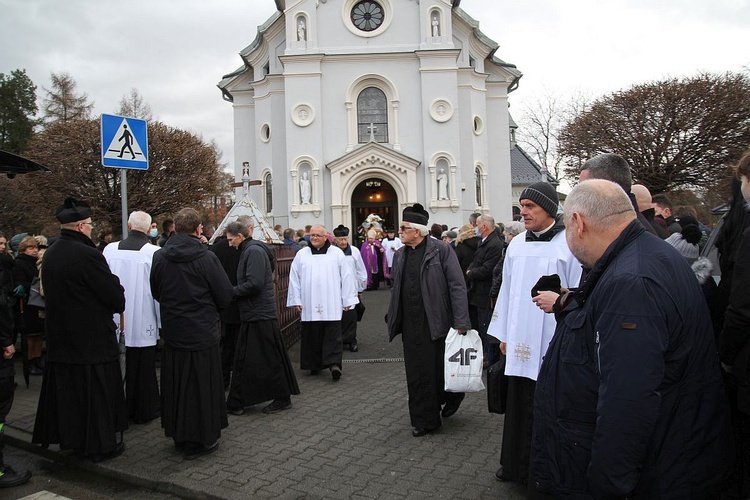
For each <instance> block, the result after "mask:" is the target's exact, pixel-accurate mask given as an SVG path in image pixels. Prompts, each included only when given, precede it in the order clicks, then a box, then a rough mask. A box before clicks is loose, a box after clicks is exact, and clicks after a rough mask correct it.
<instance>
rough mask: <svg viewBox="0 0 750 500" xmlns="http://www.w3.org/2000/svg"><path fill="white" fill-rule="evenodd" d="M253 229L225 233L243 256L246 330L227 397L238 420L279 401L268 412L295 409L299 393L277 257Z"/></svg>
mask: <svg viewBox="0 0 750 500" xmlns="http://www.w3.org/2000/svg"><path fill="white" fill-rule="evenodd" d="M252 229H253V225H252V222H251V223H250V224H249V225H243V224H241V223H239V222H233V223H231V224H229V225H228V226H227V228H226V230H225V232H226V235H227V241H228V242H229V244H230V245H231V246H232V247H235V248H238V249H239V250H240V252H241V253H240V262H239V265H238V267H237V286H236V287H234V297H235V299H236V300H237V303H238V305H239V309H240V319H242V326H241V327H240V332H239V336H238V337H237V347H236V354H235V357H234V369H233V375H232V384H231V386H230V387H229V396H228V397H227V409H228V410H229V412H230V413H232V414H233V415H242V414H243V413H244V412H245V410H244V409H245V407H247V406H252V405H255V404H258V403H262V402H264V401H269V400H273V401H271V404H269V405H267V406H266V407H265V408H263V413H278V412H280V411H282V410H287V409H289V408H291V407H292V399H291V397H290V396H291V394H295V395H296V394H299V386H298V385H297V378H296V377H295V376H294V369H293V368H292V362H291V361H290V360H289V355H288V354H287V351H286V348H285V347H284V341H283V339H282V338H281V329H280V328H279V322H278V319H277V317H276V295H275V293H274V286H273V270H274V267H275V256H274V252H273V250H272V249H270V248H269V247H268V245H266V244H265V243H262V242H260V241H256V240H253V239H252Z"/></svg>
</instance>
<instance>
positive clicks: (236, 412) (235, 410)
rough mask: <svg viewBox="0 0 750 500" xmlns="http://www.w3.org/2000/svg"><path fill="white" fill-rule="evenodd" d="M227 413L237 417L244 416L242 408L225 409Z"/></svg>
mask: <svg viewBox="0 0 750 500" xmlns="http://www.w3.org/2000/svg"><path fill="white" fill-rule="evenodd" d="M227 411H228V412H229V413H231V414H232V415H237V416H238V417H239V416H240V415H244V414H245V409H244V408H227Z"/></svg>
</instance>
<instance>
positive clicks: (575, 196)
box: [565, 179, 635, 231]
mask: <svg viewBox="0 0 750 500" xmlns="http://www.w3.org/2000/svg"><path fill="white" fill-rule="evenodd" d="M574 212H575V213H578V214H580V215H582V216H584V217H586V218H587V219H588V222H589V224H590V225H591V227H592V228H593V229H594V230H596V231H602V230H604V229H605V228H606V227H611V226H616V225H617V224H619V223H621V222H625V221H630V220H633V219H635V210H634V209H633V204H632V203H631V202H630V198H628V195H627V194H625V191H623V190H622V188H621V187H620V186H619V185H617V184H615V183H614V182H612V181H608V180H604V179H592V180H586V181H583V182H580V183H579V184H578V185H577V186H576V187H574V188H573V190H572V191H571V192H570V194H568V197H567V199H566V200H565V223H566V225H567V223H568V222H569V221H570V218H571V217H572V216H573V213H574Z"/></svg>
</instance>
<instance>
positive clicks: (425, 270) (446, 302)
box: [387, 236, 471, 340]
mask: <svg viewBox="0 0 750 500" xmlns="http://www.w3.org/2000/svg"><path fill="white" fill-rule="evenodd" d="M425 241H426V245H427V247H426V248H425V253H424V259H423V260H422V266H421V269H420V276H419V278H420V284H421V287H422V294H423V295H424V296H423V299H424V300H423V302H424V308H425V312H426V313H427V324H428V325H429V329H430V336H431V337H432V340H437V339H440V338H444V337H445V336H446V335H448V330H450V328H451V327H453V328H455V329H457V330H458V329H465V330H468V329H470V328H471V321H470V320H469V303H468V300H467V295H466V283H465V281H464V277H463V275H462V273H461V266H459V264H458V258H457V257H456V253H455V252H454V251H453V250H452V249H451V247H450V246H448V245H447V244H445V243H443V242H442V241H440V240H435V239H433V238H430V237H429V236H427V237H426V238H425ZM405 250H406V248H405V247H401V248H399V249H398V250H397V251H396V253H395V254H394V255H393V267H392V268H391V282H392V283H393V289H392V290H391V301H390V305H389V309H388V317H387V323H388V337H389V339H390V340H393V338H394V337H395V336H396V335H398V334H400V333H402V329H403V318H402V317H401V316H400V314H399V312H400V309H401V308H400V307H399V306H400V304H401V281H402V276H401V272H402V270H403V266H404V255H405V253H404V252H405Z"/></svg>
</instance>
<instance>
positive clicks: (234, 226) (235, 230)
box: [224, 215, 250, 238]
mask: <svg viewBox="0 0 750 500" xmlns="http://www.w3.org/2000/svg"><path fill="white" fill-rule="evenodd" d="M240 217H247V216H246V215H242V216H240ZM224 233H225V234H231V235H232V236H237V235H239V234H241V235H242V236H244V237H245V238H247V237H248V236H249V235H250V231H249V230H248V229H247V225H245V224H243V223H241V222H238V221H234V222H232V223H230V224H227V227H226V229H224Z"/></svg>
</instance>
